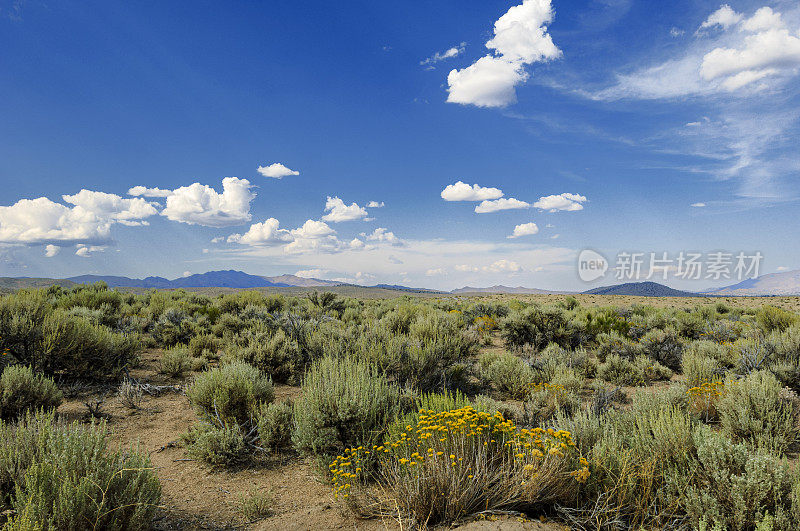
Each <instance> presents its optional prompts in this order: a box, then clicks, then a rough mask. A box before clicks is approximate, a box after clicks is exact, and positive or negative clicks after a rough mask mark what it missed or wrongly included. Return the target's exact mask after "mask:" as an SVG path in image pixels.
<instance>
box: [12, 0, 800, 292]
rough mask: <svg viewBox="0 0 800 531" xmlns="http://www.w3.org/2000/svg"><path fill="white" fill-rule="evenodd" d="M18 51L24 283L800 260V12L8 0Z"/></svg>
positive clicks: (682, 5)
mask: <svg viewBox="0 0 800 531" xmlns="http://www.w3.org/2000/svg"><path fill="white" fill-rule="evenodd" d="M0 50H2V53H0V185H2V194H0V275H6V276H47V277H64V276H71V275H76V274H83V273H101V274H119V275H127V276H145V275H161V276H166V277H170V278H174V277H177V276H180V275H182V274H185V273H187V272H191V273H199V272H205V271H209V270H214V269H241V270H244V271H247V272H250V273H253V274H265V275H271V274H282V273H296V272H301V274H303V275H313V276H318V277H322V278H331V279H346V280H348V281H353V282H359V283H364V284H374V283H378V282H387V283H405V284H412V285H415V286H427V287H433V288H447V289H450V288H454V287H460V286H463V285H473V286H474V285H480V286H486V285H493V284H509V285H525V286H530V287H542V288H551V289H585V288H586V287H587V285H586V284H584V283H583V282H582V281H580V280H579V279H578V276H577V274H576V266H575V262H576V257H577V254H578V253H579V251H580V250H582V249H585V248H591V249H594V250H597V251H599V252H601V253H602V254H603V255H605V256H606V257H607V258H608V259H609V260H610V261H611V262H613V260H614V257H615V255H617V253H619V252H620V251H628V252H642V253H646V254H649V253H650V252H657V253H662V252H669V253H671V254H677V253H679V252H680V251H698V252H702V253H709V252H712V251H718V250H724V251H728V252H732V253H736V252H739V251H745V252H748V253H752V252H755V251H760V252H761V253H762V254H763V256H764V260H763V262H762V264H761V272H762V273H768V272H775V271H779V270H784V269H798V268H800V247H798V246H797V243H798V237H797V221H796V220H797V217H798V203H797V199H798V192H799V191H800V190H798V173H799V172H800V150H798V148H797V145H798V139H800V135H799V134H798V114H799V113H800V111H798V90H799V89H800V79H799V78H798V75H799V72H800V7H799V6H798V5H797V3H796V2H765V1H763V0H762V1H759V2H729V3H728V4H725V5H722V6H721V4H720V2H719V1H718V0H717V1H714V2H699V1H696V2H685V1H676V2H644V1H640V2H636V1H633V0H592V1H580V2H579V1H559V0H552V2H551V1H549V0H526V1H525V2H521V1H520V0H512V1H511V2H500V1H489V2H486V1H482V2H463V1H459V2H455V1H453V2H434V3H431V2H425V3H401V4H391V3H386V2H348V3H345V4H344V5H342V4H331V3H330V2H303V3H302V4H297V3H290V2H266V3H253V2H225V3H213V2H195V3H191V4H188V3H185V2H180V3H178V2H175V3H173V2H150V3H147V2H136V3H133V4H131V3H122V2H109V1H105V2H85V3H80V4H75V3H72V2H69V3H68V2H60V1H54V2H53V1H48V2H39V1H36V0H28V1H26V2H21V1H9V0H0ZM259 168H261V171H259ZM223 179H225V183H223ZM194 183H198V184H194ZM457 183H462V184H457ZM223 184H225V188H223ZM473 185H477V187H474V186H473ZM135 187H138V188H135ZM448 187H451V188H448ZM154 189H157V190H154ZM82 190H85V192H81V191H82ZM447 190H449V192H448V191H447ZM132 194H133V195H132ZM446 199H450V200H446ZM511 199H513V200H515V201H510V200H511ZM483 200H485V201H487V203H486V205H485V206H484V207H481V206H480V205H481V201H483ZM498 200H499V201H498ZM353 203H355V205H354V204H353ZM381 203H382V204H383V206H368V205H370V204H373V205H380V204H381ZM698 204H702V205H705V206H692V205H698ZM326 206H327V207H329V208H328V209H327V210H326ZM509 206H515V207H517V208H505V209H501V208H503V207H509ZM476 209H477V210H478V212H476ZM531 224H533V225H531ZM509 236H516V237H511V238H510V237H509ZM613 281H614V280H613V278H609V277H607V278H605V279H600V280H598V281H597V282H596V283H595V284H597V283H604V284H608V283H611V282H613ZM668 283H669V284H671V285H673V286H677V287H685V288H697V289H700V288H705V287H707V286H708V285H721V284H727V283H731V282H726V281H725V279H720V280H719V281H715V280H714V279H701V280H682V279H679V278H671V279H670V280H669V281H668Z"/></svg>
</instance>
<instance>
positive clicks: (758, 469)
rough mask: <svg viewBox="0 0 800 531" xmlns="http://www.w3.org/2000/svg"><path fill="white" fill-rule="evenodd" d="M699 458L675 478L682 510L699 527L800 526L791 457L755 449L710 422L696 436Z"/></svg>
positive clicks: (784, 528)
mask: <svg viewBox="0 0 800 531" xmlns="http://www.w3.org/2000/svg"><path fill="white" fill-rule="evenodd" d="M693 439H694V445H695V446H696V448H697V450H696V454H695V455H696V457H695V458H694V459H693V460H692V462H691V465H690V469H689V470H687V471H685V472H684V473H683V474H681V475H680V476H676V475H673V477H672V478H671V479H672V480H673V481H674V483H675V484H676V485H681V487H680V489H679V492H678V495H679V498H678V499H679V502H680V505H681V508H682V509H683V510H684V511H685V512H686V514H687V516H688V518H689V521H690V523H691V524H692V526H694V527H695V528H702V527H701V526H702V525H703V524H705V525H706V526H708V528H710V527H711V526H714V528H715V529H716V528H721V529H732V530H743V529H764V528H763V527H761V525H760V524H762V523H764V522H765V521H769V524H770V525H769V527H768V529H772V530H775V531H777V530H786V531H789V530H791V529H797V525H798V523H799V522H798V520H797V518H796V515H793V514H792V491H793V486H794V485H793V484H794V483H796V482H797V478H796V475H795V474H794V473H792V472H791V469H790V467H789V465H788V463H787V462H786V461H783V460H781V459H779V458H777V457H775V456H774V455H770V454H769V453H766V452H764V451H756V452H753V451H752V450H751V449H750V448H748V447H747V446H746V445H744V444H735V443H733V442H732V441H731V440H730V439H728V438H727V437H725V436H724V435H722V434H719V433H715V432H714V431H713V430H711V429H710V428H708V427H706V426H701V427H698V428H697V429H696V430H695V432H694V434H693Z"/></svg>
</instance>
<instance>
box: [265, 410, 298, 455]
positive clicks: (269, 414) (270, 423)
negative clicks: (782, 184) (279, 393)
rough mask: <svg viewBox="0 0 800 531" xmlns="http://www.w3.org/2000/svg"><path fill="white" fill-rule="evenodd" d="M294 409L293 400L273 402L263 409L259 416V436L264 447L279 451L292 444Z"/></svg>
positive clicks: (268, 449)
mask: <svg viewBox="0 0 800 531" xmlns="http://www.w3.org/2000/svg"><path fill="white" fill-rule="evenodd" d="M293 411H294V405H293V404H292V402H291V401H287V402H273V403H272V404H269V405H267V406H266V407H264V408H263V409H262V411H261V413H260V415H259V418H258V438H259V440H260V446H261V447H262V448H264V449H265V450H267V451H271V452H277V451H278V450H282V449H284V448H288V447H289V446H291V444H292V428H293V427H294V418H293Z"/></svg>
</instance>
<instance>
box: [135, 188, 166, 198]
mask: <svg viewBox="0 0 800 531" xmlns="http://www.w3.org/2000/svg"><path fill="white" fill-rule="evenodd" d="M171 193H172V190H165V189H163V188H147V187H146V186H134V187H133V188H131V189H129V190H128V195H132V196H142V197H167V196H168V195H169V194H171Z"/></svg>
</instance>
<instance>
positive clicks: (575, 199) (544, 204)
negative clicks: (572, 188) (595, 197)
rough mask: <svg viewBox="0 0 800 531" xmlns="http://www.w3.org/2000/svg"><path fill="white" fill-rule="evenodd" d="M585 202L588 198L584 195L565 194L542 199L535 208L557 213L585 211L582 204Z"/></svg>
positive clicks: (536, 203) (535, 204)
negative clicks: (560, 211)
mask: <svg viewBox="0 0 800 531" xmlns="http://www.w3.org/2000/svg"><path fill="white" fill-rule="evenodd" d="M585 201H586V197H584V196H582V195H578V194H570V193H564V194H558V195H547V196H544V197H540V198H539V200H538V201H536V202H535V203H534V204H533V206H534V207H535V208H541V209H542V210H547V211H550V212H557V211H559V210H566V211H568V212H572V211H575V210H583V205H582V204H581V203H584V202H585Z"/></svg>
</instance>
